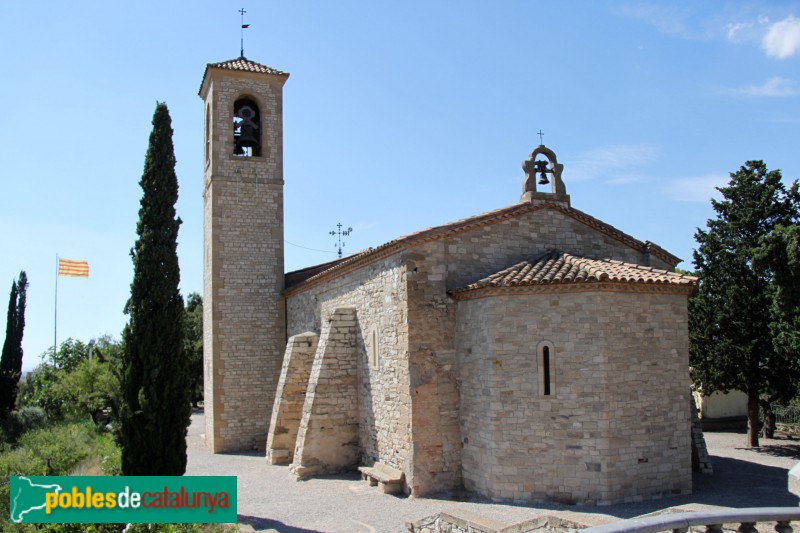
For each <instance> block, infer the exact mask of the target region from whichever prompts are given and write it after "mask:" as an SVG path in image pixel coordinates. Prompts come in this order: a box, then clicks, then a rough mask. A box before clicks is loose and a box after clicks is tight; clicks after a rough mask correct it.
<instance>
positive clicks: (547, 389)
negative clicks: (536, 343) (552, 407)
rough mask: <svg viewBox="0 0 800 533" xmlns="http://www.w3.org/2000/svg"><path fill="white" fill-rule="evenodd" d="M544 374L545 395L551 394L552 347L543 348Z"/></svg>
mask: <svg viewBox="0 0 800 533" xmlns="http://www.w3.org/2000/svg"><path fill="white" fill-rule="evenodd" d="M542 375H543V377H544V395H545V396H550V347H549V346H544V347H543V348H542Z"/></svg>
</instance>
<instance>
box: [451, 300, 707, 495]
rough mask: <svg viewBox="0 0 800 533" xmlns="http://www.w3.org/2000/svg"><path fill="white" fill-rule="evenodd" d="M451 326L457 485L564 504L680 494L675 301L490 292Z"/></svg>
mask: <svg viewBox="0 0 800 533" xmlns="http://www.w3.org/2000/svg"><path fill="white" fill-rule="evenodd" d="M457 322H458V327H457V335H456V338H457V348H458V358H459V371H460V377H461V432H462V435H463V444H464V448H463V468H464V481H465V486H466V488H467V489H468V490H471V491H474V492H477V493H478V494H481V495H483V496H486V497H489V498H492V499H496V500H510V501H525V502H530V501H542V500H554V501H559V502H566V503H574V502H586V503H612V502H623V501H625V502H627V501H638V500H642V499H647V498H651V497H659V496H667V495H672V494H686V493H689V492H690V491H691V480H692V477H691V454H690V441H689V439H690V420H689V418H690V417H689V409H688V407H687V402H688V401H689V373H688V368H689V359H688V330H687V310H686V296H684V295H670V294H642V293H614V292H581V293H561V294H529V295H525V296H520V295H510V296H495V297H488V298H482V299H477V300H467V301H461V302H459V304H458V312H457ZM541 341H550V342H552V343H553V348H554V349H553V354H552V360H551V361H552V362H551V364H553V365H554V369H555V372H554V374H555V377H554V383H553V386H554V391H555V394H554V395H552V396H550V397H542V396H540V393H541V392H542V391H541V390H539V383H540V380H539V373H540V372H541V369H540V368H539V363H538V356H537V346H538V344H539V342H541Z"/></svg>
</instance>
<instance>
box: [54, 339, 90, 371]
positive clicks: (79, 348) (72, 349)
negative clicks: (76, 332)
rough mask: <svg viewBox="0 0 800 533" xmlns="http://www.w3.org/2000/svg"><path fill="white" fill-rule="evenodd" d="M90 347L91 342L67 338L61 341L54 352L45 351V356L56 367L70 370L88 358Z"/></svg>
mask: <svg viewBox="0 0 800 533" xmlns="http://www.w3.org/2000/svg"><path fill="white" fill-rule="evenodd" d="M91 349H92V343H91V342H89V344H84V343H83V342H81V341H79V340H75V339H72V338H69V339H67V340H65V341H64V342H62V343H61V346H59V347H58V351H57V352H56V353H53V352H52V350H50V351H48V352H47V353H46V355H45V357H46V358H49V359H50V360H51V361H52V363H53V366H55V367H56V368H60V369H62V370H65V371H67V372H71V371H72V370H74V369H75V368H76V367H77V366H78V365H79V364H80V363H81V362H82V361H84V360H86V359H88V358H89V353H90V351H91Z"/></svg>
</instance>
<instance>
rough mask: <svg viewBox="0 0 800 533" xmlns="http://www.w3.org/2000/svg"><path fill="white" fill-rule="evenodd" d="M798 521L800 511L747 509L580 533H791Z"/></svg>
mask: <svg viewBox="0 0 800 533" xmlns="http://www.w3.org/2000/svg"><path fill="white" fill-rule="evenodd" d="M798 520H800V507H750V508H746V509H726V510H722V511H696V512H689V513H677V514H668V515H659V516H650V517H647V518H634V519H632V520H622V521H620V522H615V523H613V524H608V525H605V526H598V527H590V528H587V529H581V530H580V532H581V533H657V532H659V531H673V532H674V533H686V532H687V531H689V530H690V529H691V528H696V527H698V526H699V527H704V528H705V531H706V533H721V532H722V525H723V524H740V526H739V529H738V531H739V533H756V532H757V529H756V524H757V523H762V522H769V523H773V522H774V523H775V531H777V532H778V533H792V526H791V522H793V521H798Z"/></svg>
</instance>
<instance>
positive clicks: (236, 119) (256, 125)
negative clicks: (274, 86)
mask: <svg viewBox="0 0 800 533" xmlns="http://www.w3.org/2000/svg"><path fill="white" fill-rule="evenodd" d="M233 155H238V156H243V157H253V156H256V157H258V156H260V155H261V117H260V114H259V112H258V105H257V104H256V103H255V102H253V101H252V100H250V99H249V98H242V99H240V100H237V101H236V103H235V104H234V106H233Z"/></svg>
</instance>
